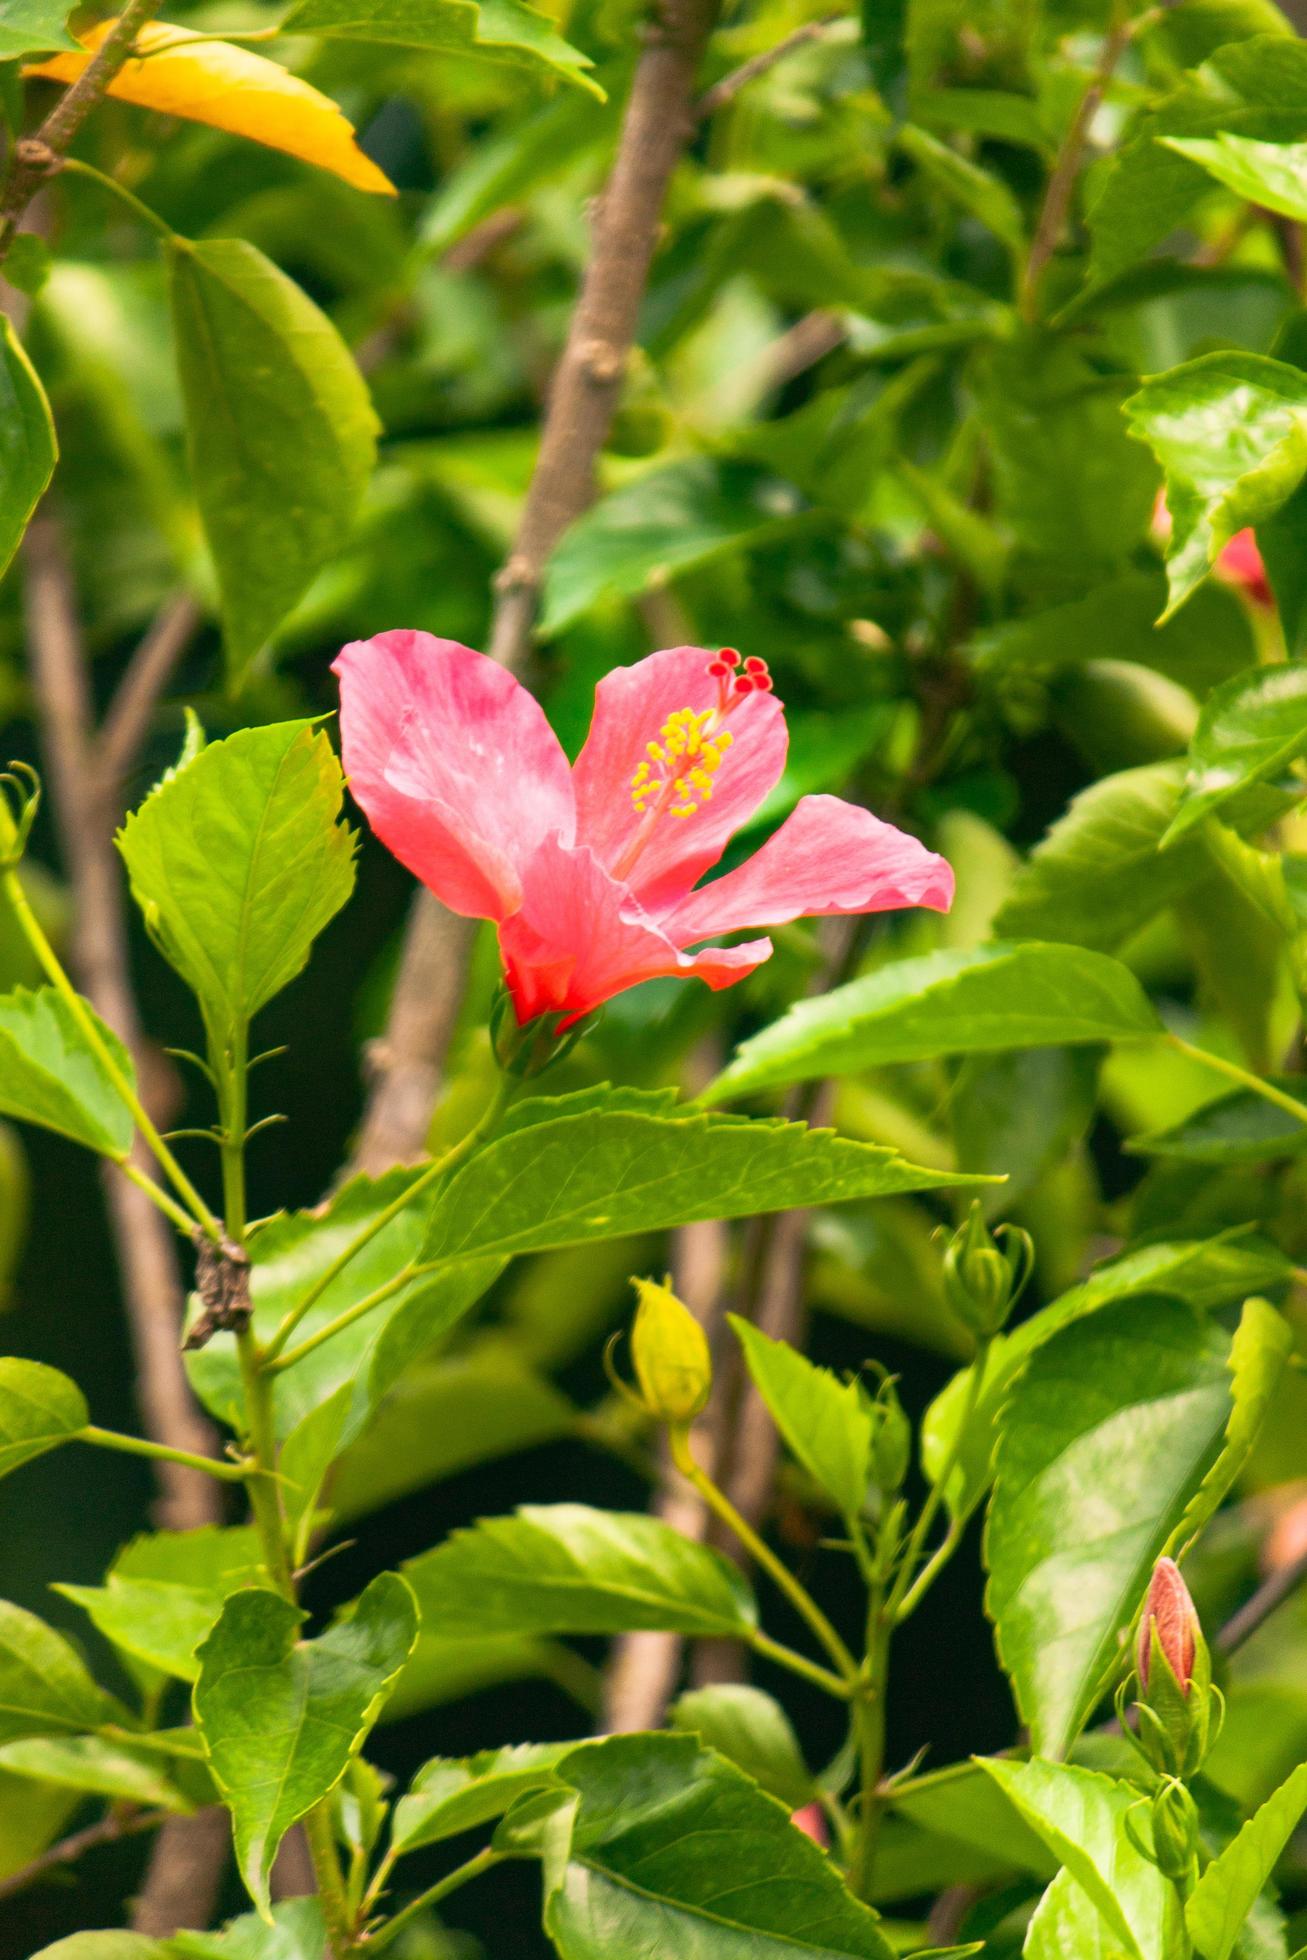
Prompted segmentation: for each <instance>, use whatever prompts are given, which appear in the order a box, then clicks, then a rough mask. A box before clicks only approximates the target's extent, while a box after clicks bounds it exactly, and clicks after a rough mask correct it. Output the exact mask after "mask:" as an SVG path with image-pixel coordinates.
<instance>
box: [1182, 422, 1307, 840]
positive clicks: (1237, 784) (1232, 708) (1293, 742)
mask: <svg viewBox="0 0 1307 1960" xmlns="http://www.w3.org/2000/svg"><path fill="white" fill-rule="evenodd" d="M1304 405H1305V406H1307V395H1305V396H1304ZM1305 751H1307V661H1302V660H1290V661H1285V662H1284V663H1282V664H1278V665H1275V666H1269V667H1254V668H1252V669H1251V670H1250V671H1249V672H1248V673H1245V674H1235V675H1233V676H1232V677H1231V679H1229V680H1228V681H1226V682H1224V683H1223V685H1222V686H1220V687H1218V688H1217V689H1216V691H1215V693H1213V694H1211V695H1210V696H1209V697H1208V699H1207V700H1206V701H1205V702H1204V703H1203V708H1202V713H1201V714H1200V715H1199V718H1198V726H1197V728H1196V729H1195V730H1194V735H1193V740H1192V742H1191V743H1190V745H1189V771H1188V775H1187V776H1186V779H1185V787H1184V797H1183V800H1182V801H1181V804H1180V807H1179V809H1178V810H1177V811H1176V813H1175V816H1174V817H1173V819H1172V821H1171V825H1170V828H1169V829H1168V831H1167V832H1166V834H1165V836H1164V837H1163V839H1162V842H1163V844H1169V843H1170V842H1171V841H1172V840H1173V839H1175V838H1178V837H1181V836H1183V834H1184V833H1185V832H1186V831H1188V830H1190V829H1192V827H1193V826H1194V825H1195V824H1196V823H1200V822H1201V821H1202V819H1203V818H1204V817H1206V816H1209V815H1210V814H1211V812H1212V811H1213V810H1216V809H1218V808H1219V807H1220V805H1221V804H1223V803H1225V802H1227V801H1228V800H1229V798H1230V797H1232V796H1234V795H1236V794H1237V793H1238V791H1240V790H1242V789H1246V788H1247V787H1248V785H1249V784H1250V783H1258V782H1261V781H1263V780H1264V779H1265V778H1266V777H1268V776H1273V775H1276V774H1278V773H1279V772H1281V771H1283V770H1284V769H1286V768H1287V766H1288V764H1289V763H1290V762H1292V761H1294V760H1295V759H1296V758H1297V757H1298V756H1300V755H1302V754H1303V753H1304V752H1305Z"/></svg>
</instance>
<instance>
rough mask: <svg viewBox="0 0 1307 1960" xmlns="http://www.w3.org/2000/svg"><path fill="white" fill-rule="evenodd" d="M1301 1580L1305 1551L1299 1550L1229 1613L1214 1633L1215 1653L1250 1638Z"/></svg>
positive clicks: (1306, 1574) (1306, 1566)
mask: <svg viewBox="0 0 1307 1960" xmlns="http://www.w3.org/2000/svg"><path fill="white" fill-rule="evenodd" d="M1304 1580H1307V1552H1300V1553H1299V1555H1298V1557H1297V1558H1295V1559H1291V1560H1290V1562H1289V1564H1288V1565H1282V1566H1281V1567H1280V1568H1279V1570H1278V1571H1277V1572H1272V1574H1271V1576H1270V1578H1269V1579H1266V1580H1264V1581H1263V1582H1262V1584H1261V1585H1260V1586H1259V1587H1258V1588H1257V1591H1256V1592H1255V1593H1254V1594H1253V1596H1252V1598H1251V1599H1249V1600H1246V1601H1245V1602H1244V1604H1243V1605H1242V1606H1241V1607H1240V1608H1239V1611H1238V1612H1237V1613H1234V1614H1232V1615H1231V1616H1230V1618H1229V1619H1228V1620H1227V1621H1226V1623H1225V1625H1224V1626H1223V1627H1222V1628H1221V1630H1220V1632H1219V1633H1218V1634H1217V1636H1216V1640H1215V1642H1214V1645H1215V1647H1216V1651H1217V1653H1218V1654H1234V1653H1237V1652H1238V1650H1239V1648H1240V1647H1242V1646H1243V1645H1244V1643H1245V1641H1248V1640H1251V1639H1252V1637H1253V1635H1254V1634H1255V1633H1256V1632H1257V1630H1258V1629H1259V1627H1261V1626H1262V1625H1263V1624H1264V1623H1265V1622H1266V1621H1267V1620H1269V1619H1270V1617H1271V1614H1272V1613H1274V1612H1275V1610H1276V1608H1277V1607H1279V1606H1283V1604H1284V1602H1285V1600H1286V1599H1288V1598H1289V1597H1290V1595H1291V1594H1293V1593H1295V1592H1297V1590H1298V1588H1299V1586H1301V1585H1302V1583H1303V1581H1304Z"/></svg>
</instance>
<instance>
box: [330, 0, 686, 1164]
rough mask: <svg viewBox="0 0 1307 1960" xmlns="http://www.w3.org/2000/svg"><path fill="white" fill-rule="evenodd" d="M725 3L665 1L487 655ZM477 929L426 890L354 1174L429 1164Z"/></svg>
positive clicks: (609, 392) (622, 351)
mask: <svg viewBox="0 0 1307 1960" xmlns="http://www.w3.org/2000/svg"><path fill="white" fill-rule="evenodd" d="M718 7H719V0H662V4H661V6H660V7H659V10H658V13H657V15H656V18H655V19H654V20H653V21H652V22H651V23H650V25H649V27H648V28H647V30H646V41H645V47H644V51H643V53H642V54H641V56H640V59H639V61H638V63H637V64H636V70H635V76H634V79H633V81H632V84H631V93H630V97H629V99H628V101H627V105H626V114H625V117H624V119H623V123H622V132H621V136H620V138H619V141H618V146H617V155H616V158H615V160H614V163H613V169H612V174H611V176H610V177H609V180H608V184H607V186H606V188H605V190H604V192H603V195H602V197H601V198H600V200H599V203H598V208H597V212H596V216H595V225H594V242H593V249H592V251H591V255H590V260H589V263H588V265H587V268H586V272H585V277H584V280H583V281H582V286H581V291H580V294H579V296H578V299H577V303H576V309H575V311H574V313H573V315H572V321H571V325H570V328H569V330H568V335H567V340H566V343H565V345H564V348H563V352H562V355H561V357H560V359H559V362H558V366H557V368H556V370H555V372H554V377H553V382H552V384H551V387H550V391H549V401H548V405H547V407H546V410H545V418H544V424H543V428H542V431H541V438H540V453H539V456H538V458H537V460H536V466H535V472H534V474H533V476H532V479H531V486H530V488H529V490H528V491H527V495H526V502H525V504H524V506H523V510H522V515H521V519H520V522H519V524H518V529H517V535H516V537H515V538H514V541H513V547H512V550H511V551H510V553H509V556H508V559H507V561H506V562H505V564H504V566H503V568H502V570H501V571H500V573H499V575H498V577H497V579H496V581H495V591H496V598H495V608H494V618H493V622H492V625H491V631H490V647H489V651H490V653H491V654H492V656H493V657H494V658H495V659H496V660H498V661H500V662H501V663H502V664H503V665H504V666H505V667H507V668H509V669H510V671H512V672H518V671H519V670H520V669H521V668H522V666H523V665H524V664H525V660H526V656H527V652H528V649H529V646H530V639H531V630H532V627H533V625H534V623H535V617H536V611H537V607H538V605H539V599H540V587H541V581H542V579H543V577H544V570H545V565H546V563H547V562H548V559H549V555H550V553H551V552H552V551H553V549H554V546H555V545H556V544H557V543H558V540H559V538H560V537H561V536H562V535H563V532H564V531H565V530H566V529H567V528H568V526H569V525H570V524H572V523H573V522H574V521H575V520H576V518H578V517H579V516H580V515H581V512H582V511H583V510H584V509H585V508H586V506H587V505H588V504H589V503H590V501H591V498H592V496H593V494H594V479H595V466H596V462H597V460H598V456H599V452H600V450H601V449H602V447H603V444H604V440H605V438H606V436H607V434H608V430H609V426H610V424H611V422H612V418H613V412H614V410H615V408H616V406H617V402H618V398H619V395H620V393H621V387H622V380H623V377H624V375H625V373H626V366H627V362H628V360H629V358H630V353H631V348H632V345H633V344H634V340H635V330H636V324H637V319H638V315H639V310H640V302H641V300H642V299H643V297H644V291H645V287H646V285H647V283H648V278H649V268H650V265H651V264H652V262H653V255H654V248H655V246H656V244H657V240H658V229H659V225H660V223H661V220H662V210H663V203H664V200H665V197H666V193H667V186H668V183H669V182H670V179H671V175H672V171H673V170H674V169H675V167H676V164H677V162H678V160H679V159H680V157H681V155H682V154H683V152H684V150H685V147H686V145H687V143H688V142H689V141H690V139H691V137H692V136H693V134H694V130H695V126H696V120H697V118H696V108H695V80H696V76H697V73H698V68H699V62H700V59H701V58H702V55H703V50H704V47H705V45H706V44H707V40H708V36H709V34H710V32H711V30H712V27H713V24H714V22H715V21H716V18H717V13H718ZM470 945H471V928H470V927H469V925H468V924H467V922H466V921H465V920H459V919H453V918H451V916H450V915H449V914H448V913H447V912H445V911H444V908H443V907H441V906H440V905H439V903H438V901H437V900H436V899H434V898H433V897H431V896H430V894H429V893H426V892H420V893H419V894H418V896H417V898H416V900H415V901H414V909H413V914H412V917H411V919H410V922H409V928H408V934H407V937H406V941H405V946H404V953H403V957H402V960H401V962H400V970H399V975H398V978H397V979H396V982H395V991H394V997H393V999H392V1002H391V1009H390V1018H389V1021H388V1024H387V1027H386V1031H385V1034H384V1036H383V1038H382V1040H381V1042H380V1043H379V1044H378V1046H377V1048H376V1049H375V1051H374V1054H373V1066H374V1070H375V1074H374V1080H373V1083H372V1089H371V1093H370V1096H369V1099H368V1107H367V1111H366V1114H365V1116H364V1121H363V1126H362V1130H361V1132H360V1137H359V1143H358V1149H357V1158H356V1161H357V1164H358V1165H359V1166H361V1167H363V1168H367V1169H372V1170H376V1169H379V1168H382V1167H384V1166H385V1165H387V1164H391V1163H395V1162H403V1161H406V1160H409V1159H412V1158H414V1157H416V1156H419V1155H420V1154H421V1152H422V1150H423V1148H424V1146H425V1143H426V1135H427V1128H428V1125H429V1123H430V1120H431V1111H432V1107H433V1104H434V1099H435V1092H436V1089H437V1087H438V1085H439V1080H440V1071H441V1065H442V1062H443V1059H444V1053H445V1046H446V1043H447V1041H448V1038H449V1032H450V1029H451V1028H452V1026H453V1023H454V1019H455V1016H456V1014H457V1012H458V1004H459V1000H460V998H461V995H462V988H463V981H464V975H465V973H466V969H467V955H468V950H469V948H470Z"/></svg>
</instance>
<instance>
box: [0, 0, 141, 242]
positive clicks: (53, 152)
mask: <svg viewBox="0 0 1307 1960" xmlns="http://www.w3.org/2000/svg"><path fill="white" fill-rule="evenodd" d="M159 6H160V0H127V5H126V6H125V7H124V8H123V11H122V13H121V14H120V15H119V16H118V19H117V20H116V21H115V22H114V24H113V26H112V27H111V28H110V30H109V32H108V33H107V34H106V35H105V37H104V40H103V41H102V42H101V43H100V46H99V47H98V48H97V49H96V51H95V54H94V56H93V57H92V59H91V60H90V62H89V63H88V64H87V66H86V67H85V68H84V69H83V70H82V72H81V74H80V75H79V76H78V77H77V80H76V81H75V82H74V83H73V84H72V86H71V87H70V88H67V89H65V90H64V92H63V94H62V95H61V96H60V98H59V100H58V101H57V102H56V103H55V106H54V108H53V109H51V111H50V113H49V115H48V116H47V117H46V119H45V121H44V122H43V123H42V124H41V127H40V128H39V129H38V130H37V131H36V134H35V135H34V136H23V137H20V138H19V140H18V142H17V143H15V145H14V148H13V155H12V157H11V159H10V164H9V172H8V175H7V177H6V179H5V185H4V190H3V193H0V264H3V262H4V260H5V259H6V258H7V257H8V255H9V248H10V246H11V245H12V244H13V242H14V239H15V237H16V236H17V234H18V228H19V226H20V225H21V223H22V219H23V213H24V212H25V211H26V209H27V207H28V205H29V204H30V203H31V201H32V199H33V198H34V197H35V196H36V193H37V192H38V191H39V190H40V188H41V186H42V184H44V183H45V181H46V179H47V178H48V177H50V176H51V175H52V174H53V172H55V171H56V170H58V168H59V166H60V164H61V163H62V162H63V159H64V158H65V156H67V154H68V151H69V148H70V147H71V144H72V141H73V138H74V137H75V136H76V134H77V132H78V130H79V129H80V128H81V126H82V124H83V123H84V122H85V121H86V118H87V117H88V116H89V115H90V113H91V111H92V109H94V108H96V107H97V106H98V105H99V103H100V102H102V101H103V100H104V97H105V94H106V92H107V90H108V87H109V84H110V82H112V80H113V78H114V76H115V75H116V74H117V73H118V70H119V69H120V68H121V67H123V65H124V64H125V63H126V62H127V61H129V60H130V59H131V55H132V48H133V44H134V43H135V40H136V36H137V33H138V31H139V30H140V29H141V28H142V27H144V26H145V25H146V23H147V22H148V21H151V20H153V18H154V16H155V14H156V13H157V12H158V10H159Z"/></svg>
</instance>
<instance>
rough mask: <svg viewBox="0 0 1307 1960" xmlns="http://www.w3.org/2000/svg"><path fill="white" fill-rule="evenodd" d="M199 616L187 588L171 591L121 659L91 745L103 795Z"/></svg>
mask: <svg viewBox="0 0 1307 1960" xmlns="http://www.w3.org/2000/svg"><path fill="white" fill-rule="evenodd" d="M203 617H204V615H203V613H202V612H201V610H200V607H199V605H198V604H197V603H196V601H195V600H194V599H193V598H192V597H191V595H190V593H189V592H178V593H176V594H175V595H174V596H173V597H172V598H171V599H169V600H168V601H167V602H166V603H165V605H164V606H163V607H162V609H161V610H160V612H159V614H158V616H157V617H156V619H155V620H154V623H153V625H152V626H151V627H150V629H149V631H148V632H147V633H146V635H145V637H144V639H143V640H142V641H141V643H140V645H139V646H138V647H137V649H136V651H135V653H134V654H133V655H132V657H131V659H130V660H129V662H128V663H127V671H126V673H125V674H124V675H123V677H122V680H121V681H120V682H119V684H118V690H117V692H116V694H115V695H114V697H113V700H112V701H111V702H110V703H109V707H108V709H107V711H106V713H105V717H104V724H103V726H102V728H101V730H100V736H99V740H98V741H97V742H96V744H95V749H94V760H95V768H96V771H97V773H98V776H99V787H100V789H101V790H102V792H103V793H104V795H105V796H106V797H110V798H112V797H114V796H116V795H117V793H118V791H119V789H120V787H121V785H122V784H123V783H124V782H125V781H126V779H127V777H128V776H129V775H130V774H131V771H132V769H133V767H134V766H135V762H136V758H137V756H138V754H139V753H140V749H141V745H142V743H143V742H144V740H145V738H146V736H147V735H148V733H149V731H150V723H151V721H152V719H153V717H154V711H155V708H156V707H157V706H158V703H159V697H160V695H161V694H162V693H163V690H164V689H165V687H167V685H168V682H169V681H170V680H171V678H172V675H173V672H174V670H175V668H176V666H177V662H178V661H179V660H180V659H181V657H182V655H183V654H184V653H185V651H186V649H187V647H188V646H189V645H190V643H191V641H192V640H193V639H194V637H195V634H196V631H197V629H198V627H199V624H200V621H201V620H202V618H203Z"/></svg>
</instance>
